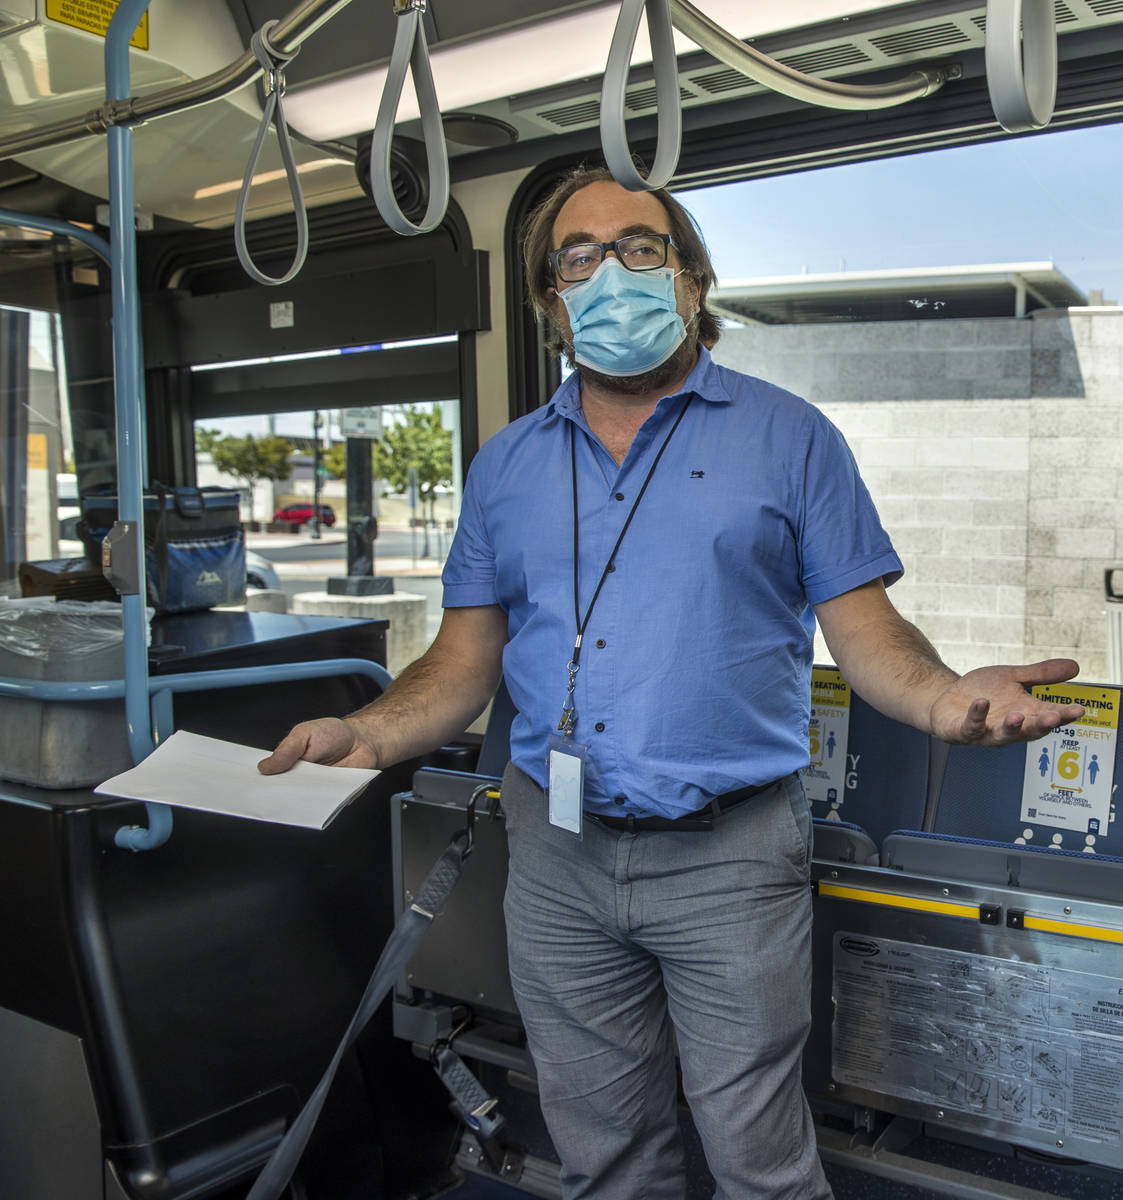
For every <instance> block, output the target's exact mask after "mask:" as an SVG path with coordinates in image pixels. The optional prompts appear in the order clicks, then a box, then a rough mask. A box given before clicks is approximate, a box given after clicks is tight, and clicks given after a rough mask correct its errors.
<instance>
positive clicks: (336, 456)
mask: <svg viewBox="0 0 1123 1200" xmlns="http://www.w3.org/2000/svg"><path fill="white" fill-rule="evenodd" d="M320 462H321V463H322V464H323V466H324V468H325V469H326V470H327V473H328V474H329V475H330V476H331V477H332V479H346V478H347V443H346V442H333V443H332V444H331V445H330V446H329V447H328V448H327V449H326V450H325V451H324V452H323V453H322V454H321V456H320Z"/></svg>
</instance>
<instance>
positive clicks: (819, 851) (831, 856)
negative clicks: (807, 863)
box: [811, 817, 880, 866]
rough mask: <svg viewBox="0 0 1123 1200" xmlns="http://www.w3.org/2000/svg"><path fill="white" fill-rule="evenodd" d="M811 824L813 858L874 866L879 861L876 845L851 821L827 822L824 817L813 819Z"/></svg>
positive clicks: (859, 826)
mask: <svg viewBox="0 0 1123 1200" xmlns="http://www.w3.org/2000/svg"><path fill="white" fill-rule="evenodd" d="M811 823H812V832H813V834H814V849H813V851H812V856H813V857H814V858H818V859H822V860H823V861H827V862H845V863H862V864H863V865H870V864H873V865H875V866H876V865H877V863H878V862H879V861H880V854H879V853H878V849H877V844H876V843H875V842H874V840H873V838H871V837H870V835H869V834H868V833H866V831H865V830H864V829H863V828H862V827H861V825H855V824H854V823H853V822H852V821H828V820H827V819H826V818H825V817H813V818H812V822H811Z"/></svg>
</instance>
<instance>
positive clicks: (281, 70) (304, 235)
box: [234, 21, 308, 284]
mask: <svg viewBox="0 0 1123 1200" xmlns="http://www.w3.org/2000/svg"><path fill="white" fill-rule="evenodd" d="M277 23H278V22H276V21H266V22H265V24H264V25H262V27H261V28H260V29H259V30H257V32H256V33H255V34H254V35H253V37H252V38H251V39H250V48H251V49H252V50H253V52H254V54H255V55H256V56H257V61H258V62H259V63H260V64H261V67H262V70H263V71H264V72H265V111H264V113H263V114H262V118H261V126H260V128H259V129H258V131H257V141H256V142H254V144H253V151H252V152H251V154H250V161H249V162H248V163H247V164H246V174H245V176H244V177H243V179H242V190H241V193H240V194H239V196H238V208H237V212H236V213H235V216H234V247H235V249H236V250H237V251H238V261H239V262H240V263H241V264H242V267H243V269H244V270H245V272H246V274H247V275H249V277H250V278H251V279H254V280H256V281H257V282H258V283H267V284H277V283H288V282H289V280H290V279H295V278H296V275H297V273H298V272H299V271H300V268H301V267H303V266H304V259H305V256H306V255H307V253H308V212H307V210H306V209H305V207H304V193H303V192H302V191H301V190H300V176H299V175H298V174H297V172H296V161H295V160H294V158H293V154H292V142H290V141H289V129H288V124H287V122H286V121H285V110H284V105H283V103H282V99H283V97H284V94H285V67H286V66H287V64H288V63H290V62H292V60H293V59H294V58H295V57H296V55H297V51H298V50H299V47H297V49H296V50H293V51H292V53H291V54H290V53H286V52H285V51H283V50H280V49H278V48H277V47H276V46H274V45H273V43H272V42H271V41H270V40H269V30H270V29H272V28H273V26H274V25H276V24H277ZM274 118H275V119H276V124H277V142H278V144H279V146H280V149H281V161H282V162H283V163H284V164H285V174H286V175H287V176H288V180H289V192H290V193H291V195H292V209H293V216H294V217H295V218H296V253H295V255H294V256H293V260H292V266H291V267H289V269H288V270H287V271H286V272H285V273H284V275H281V276H280V277H279V278H276V279H275V278H273V276H272V275H266V274H265V273H264V272H263V271H260V270H258V268H257V266H256V265H255V263H254V261H253V259H252V258H250V252H249V248H248V247H247V246H246V204H247V203H248V201H249V198H250V188H251V187H253V177H254V175H255V173H256V172H257V162H258V159H259V158H260V157H261V151H262V148H263V147H264V145H265V136H266V134H267V133H268V132H269V126H270V125H271V124H272V123H273V121H274Z"/></svg>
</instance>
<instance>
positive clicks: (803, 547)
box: [798, 409, 904, 604]
mask: <svg viewBox="0 0 1123 1200" xmlns="http://www.w3.org/2000/svg"><path fill="white" fill-rule="evenodd" d="M808 415H809V420H808V424H807V435H808V436H807V447H806V454H805V456H804V472H803V495H802V497H801V498H799V501H798V505H799V511H800V513H801V518H802V519H801V529H800V551H801V554H800V558H801V563H802V572H801V576H802V582H803V588H804V592H805V594H806V596H807V599H808V601H809V602H810V603H811V604H819V603H821V602H822V601H824V600H832V599H834V597H835V596H841V595H842V594H843V593H844V592H849V591H852V590H853V589H854V588H856V587H861V585H862V584H864V583H869V582H870V581H871V580H873V579H878V578H881V579H883V580H884V581H885V585H886V587H888V586H889V585H890V584H893V583H895V582H896V581H897V580H898V579H900V577H901V576H902V575H903V574H904V567H903V566H902V565H901V560H900V559H899V558H898V557H897V554H896V552H895V551H894V550H893V545H892V543H891V542H890V540H889V535H888V534H887V533H886V532H885V529H884V527H883V526H882V524H881V518H880V517H879V516H878V514H877V508H876V506H875V505H874V502H873V498H872V497H871V496H870V494H869V491H868V490H867V488H866V485H865V484H864V483H863V482H862V477H861V475H859V473H858V464H857V463H856V462H855V461H854V456H853V454H852V453H851V452H850V447H849V446H848V445H847V444H846V439H845V438H844V437H843V436H842V434H841V433H840V432H839V431H838V429H836V428H835V426H834V425H832V424H831V422H830V421H829V420H827V418H826V417H824V416H823V414H822V413H820V412H818V411H817V410H814V409H812V410H809V414H808Z"/></svg>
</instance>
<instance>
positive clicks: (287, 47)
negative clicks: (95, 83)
mask: <svg viewBox="0 0 1123 1200" xmlns="http://www.w3.org/2000/svg"><path fill="white" fill-rule="evenodd" d="M350 3H351V0H304V3H303V4H300V5H298V6H297V7H296V8H294V9H292V10H291V11H290V12H288V13H286V14H285V15H284V16H283V17H281V19H280V20H279V21H278V22H277V24H276V26H275V27H274V29H273V30H272V31H271V37H270V41H271V42H272V44H273V45H274V47H276V48H277V49H278V50H280V51H281V52H283V53H286V54H287V53H292V52H294V51H295V50H297V49H298V48H299V46H300V45H301V43H302V42H304V41H305V40H306V39H307V38H309V37H310V36H311V35H312V34H313V33H315V32H316V31H317V30H318V29H320V28H321V27H322V26H323V25H324V24H325V23H326V22H327V21H329V20H331V18H332V17H334V16H335V14H336V13H337V12H339V11H340V10H341V9H344V8H346V7H347V5H348V4H350ZM131 36H132V35H131V33H130V37H131ZM261 74H263V68H262V66H261V64H260V63H259V62H258V60H257V55H255V54H254V52H253V51H252V50H246V51H245V52H244V53H243V54H241V55H239V56H238V58H236V59H234V61H233V62H231V63H229V64H228V65H227V66H225V67H222V68H220V69H219V70H217V71H214V72H212V73H211V74H210V75H204V76H203V77H202V78H201V79H193V80H191V81H190V82H188V83H182V84H177V85H176V86H175V87H170V88H163V89H161V90H160V91H156V92H151V93H149V94H147V95H144V96H126V97H118V98H109V99H107V100H106V102H105V103H104V104H102V105H100V106H99V107H98V108H94V109H90V110H89V111H88V112H86V113H84V114H82V115H81V116H78V117H68V118H67V119H66V120H64V121H55V122H53V123H52V124H50V125H42V126H40V127H39V128H38V129H29V130H25V131H24V132H22V133H15V134H10V135H9V136H8V137H4V138H0V160H3V159H6V158H12V157H13V156H15V155H17V154H28V153H30V152H31V151H32V150H45V149H47V148H48V147H51V146H63V145H66V144H67V143H68V142H75V141H81V140H82V139H83V138H87V137H94V136H97V135H99V134H103V133H107V132H108V131H109V130H110V129H112V128H114V127H115V126H118V125H142V124H144V122H145V121H149V120H154V119H156V118H157V117H168V116H172V115H173V114H175V113H178V112H184V111H186V110H187V109H190V108H198V107H199V106H200V105H203V104H209V103H210V102H211V101H212V100H221V99H222V97H223V96H229V95H230V94H231V93H232V92H236V91H239V90H240V89H241V88H244V87H245V86H246V84H248V83H253V82H254V80H255V79H257V78H258V76H259V75H261Z"/></svg>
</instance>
